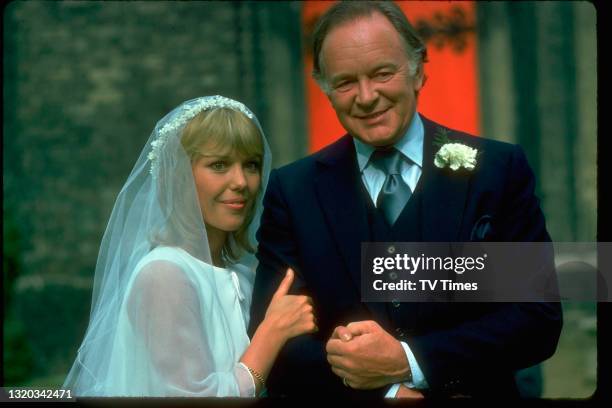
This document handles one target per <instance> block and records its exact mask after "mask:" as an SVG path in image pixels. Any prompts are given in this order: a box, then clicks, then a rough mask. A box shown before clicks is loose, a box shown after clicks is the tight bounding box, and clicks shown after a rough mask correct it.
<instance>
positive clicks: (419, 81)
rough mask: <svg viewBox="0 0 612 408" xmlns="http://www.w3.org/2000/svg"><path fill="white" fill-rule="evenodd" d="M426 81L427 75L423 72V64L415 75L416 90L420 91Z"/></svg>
mask: <svg viewBox="0 0 612 408" xmlns="http://www.w3.org/2000/svg"><path fill="white" fill-rule="evenodd" d="M425 82H427V75H425V73H424V72H423V66H421V67H420V68H419V70H418V72H417V73H416V75H415V76H414V91H415V92H417V93H418V92H419V91H420V90H421V89H423V87H424V86H425Z"/></svg>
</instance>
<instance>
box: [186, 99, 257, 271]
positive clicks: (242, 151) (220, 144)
mask: <svg viewBox="0 0 612 408" xmlns="http://www.w3.org/2000/svg"><path fill="white" fill-rule="evenodd" d="M181 145H182V146H183V149H184V150H185V152H186V153H187V156H188V157H189V159H190V160H191V163H192V164H193V163H194V162H195V161H196V160H198V159H199V158H200V157H201V148H202V146H203V145H206V148H207V150H208V149H212V150H213V151H215V152H219V154H226V153H231V152H236V153H238V154H239V155H241V156H244V157H259V158H260V159H261V161H262V163H263V155H264V144H263V137H262V135H261V132H260V131H259V128H258V127H257V125H256V124H255V123H254V122H253V121H252V120H251V119H249V118H248V117H247V116H246V115H245V114H244V113H242V112H239V111H236V110H233V109H230V108H216V109H212V110H207V111H202V112H200V113H198V114H197V115H196V116H195V117H194V118H193V119H191V120H190V121H189V122H188V123H187V125H185V128H184V129H183V133H182V135H181ZM260 172H261V168H260ZM259 194H260V191H258V192H257V195H256V196H255V197H254V200H253V202H254V203H255V202H257V196H258V195H259ZM254 212H255V205H253V206H251V209H250V210H249V213H248V214H247V216H246V218H245V220H244V223H243V224H242V225H241V226H240V228H238V230H236V231H234V232H232V233H231V234H230V237H231V239H228V241H227V242H226V243H225V245H224V246H223V249H222V255H223V256H224V258H226V259H227V260H229V261H230V262H236V261H237V260H238V258H239V257H240V252H241V250H245V251H247V252H249V253H254V252H255V249H254V248H253V247H252V245H251V243H250V242H249V239H248V234H247V231H248V227H249V225H250V224H251V221H252V220H253V215H254ZM232 241H233V242H232Z"/></svg>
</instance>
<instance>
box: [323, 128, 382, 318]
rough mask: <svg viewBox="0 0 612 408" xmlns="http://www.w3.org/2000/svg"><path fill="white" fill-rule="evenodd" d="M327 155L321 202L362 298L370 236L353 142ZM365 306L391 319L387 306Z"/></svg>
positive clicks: (346, 140) (337, 145) (341, 144)
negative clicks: (363, 257)
mask: <svg viewBox="0 0 612 408" xmlns="http://www.w3.org/2000/svg"><path fill="white" fill-rule="evenodd" d="M325 153H326V154H324V155H322V156H321V157H320V159H319V162H318V169H317V180H316V189H317V194H318V199H319V202H320V205H321V208H322V210H323V213H324V214H325V217H326V220H327V224H328V225H329V228H330V230H331V232H332V234H333V237H334V241H335V242H336V243H337V245H338V248H339V251H340V253H341V254H342V258H343V259H344V261H345V264H346V266H347V269H348V271H349V274H350V277H351V281H352V283H353V286H354V287H355V290H356V291H357V293H358V294H361V243H362V242H367V241H369V240H370V235H369V227H368V216H367V209H366V204H365V199H364V197H363V194H364V193H363V191H362V186H361V184H362V181H361V176H360V174H359V169H358V165H357V159H356V157H355V155H356V153H355V146H354V144H353V140H352V138H351V137H350V136H349V135H346V136H344V137H343V138H341V139H340V140H339V141H338V142H336V143H335V144H334V145H333V146H332V149H330V150H328V151H326V152H325ZM360 297H361V296H360ZM365 305H366V307H368V309H370V311H371V312H372V313H373V314H374V315H375V316H377V318H378V319H385V320H386V319H387V315H386V309H385V304H384V303H365Z"/></svg>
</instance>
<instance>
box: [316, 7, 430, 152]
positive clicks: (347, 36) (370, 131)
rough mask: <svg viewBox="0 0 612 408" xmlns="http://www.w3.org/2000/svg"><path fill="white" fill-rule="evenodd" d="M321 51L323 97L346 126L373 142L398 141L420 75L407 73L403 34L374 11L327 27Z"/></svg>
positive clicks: (420, 81)
mask: <svg viewBox="0 0 612 408" xmlns="http://www.w3.org/2000/svg"><path fill="white" fill-rule="evenodd" d="M320 57H321V62H322V69H323V75H324V77H325V79H326V80H327V83H328V84H329V86H330V89H331V90H330V92H329V94H328V98H329V100H330V102H331V104H332V106H333V107H334V109H335V111H336V115H338V119H339V120H340V123H342V126H344V128H345V129H346V130H347V132H348V133H349V134H351V135H352V136H354V137H356V138H358V139H359V140H361V141H363V142H364V143H367V144H370V145H372V146H388V145H392V144H393V143H395V142H397V141H398V140H399V139H400V138H401V137H402V136H403V135H404V133H405V132H406V130H407V128H408V125H409V124H410V120H411V119H412V116H413V114H414V112H415V110H416V92H417V91H418V90H419V89H421V87H422V85H423V76H422V73H417V75H416V76H415V77H412V76H411V75H410V72H409V65H408V56H407V55H406V49H405V46H404V43H403V40H402V38H401V37H400V34H399V33H398V32H397V31H396V30H395V28H394V27H393V25H391V23H390V22H389V21H388V20H387V18H386V17H384V16H383V15H381V14H379V13H376V14H374V15H372V16H370V17H362V18H359V19H358V20H354V21H350V22H347V23H345V24H342V25H340V26H338V27H336V28H334V29H332V31H330V32H329V33H328V34H327V36H326V38H325V40H324V41H323V46H322V47H321V54H320Z"/></svg>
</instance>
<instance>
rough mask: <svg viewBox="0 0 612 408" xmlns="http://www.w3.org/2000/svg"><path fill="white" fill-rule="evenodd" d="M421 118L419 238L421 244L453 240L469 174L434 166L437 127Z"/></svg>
mask: <svg viewBox="0 0 612 408" xmlns="http://www.w3.org/2000/svg"><path fill="white" fill-rule="evenodd" d="M421 118H422V119H423V127H424V130H425V137H424V145H423V173H422V174H421V180H419V183H421V182H422V183H423V207H422V209H421V211H422V212H421V215H422V217H423V223H422V237H423V241H425V242H444V241H449V242H451V241H456V240H457V239H458V238H459V229H460V227H461V221H462V219H463V211H464V209H465V204H466V198H467V191H468V186H469V180H470V174H468V173H465V172H458V173H453V172H452V170H450V169H448V168H445V169H440V168H438V167H436V166H435V165H434V156H435V154H436V152H437V151H438V149H439V148H438V147H437V146H435V145H434V137H435V132H436V129H437V128H438V127H441V126H440V125H438V124H436V123H434V122H432V121H430V120H428V119H426V118H425V117H423V116H422V115H421Z"/></svg>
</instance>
